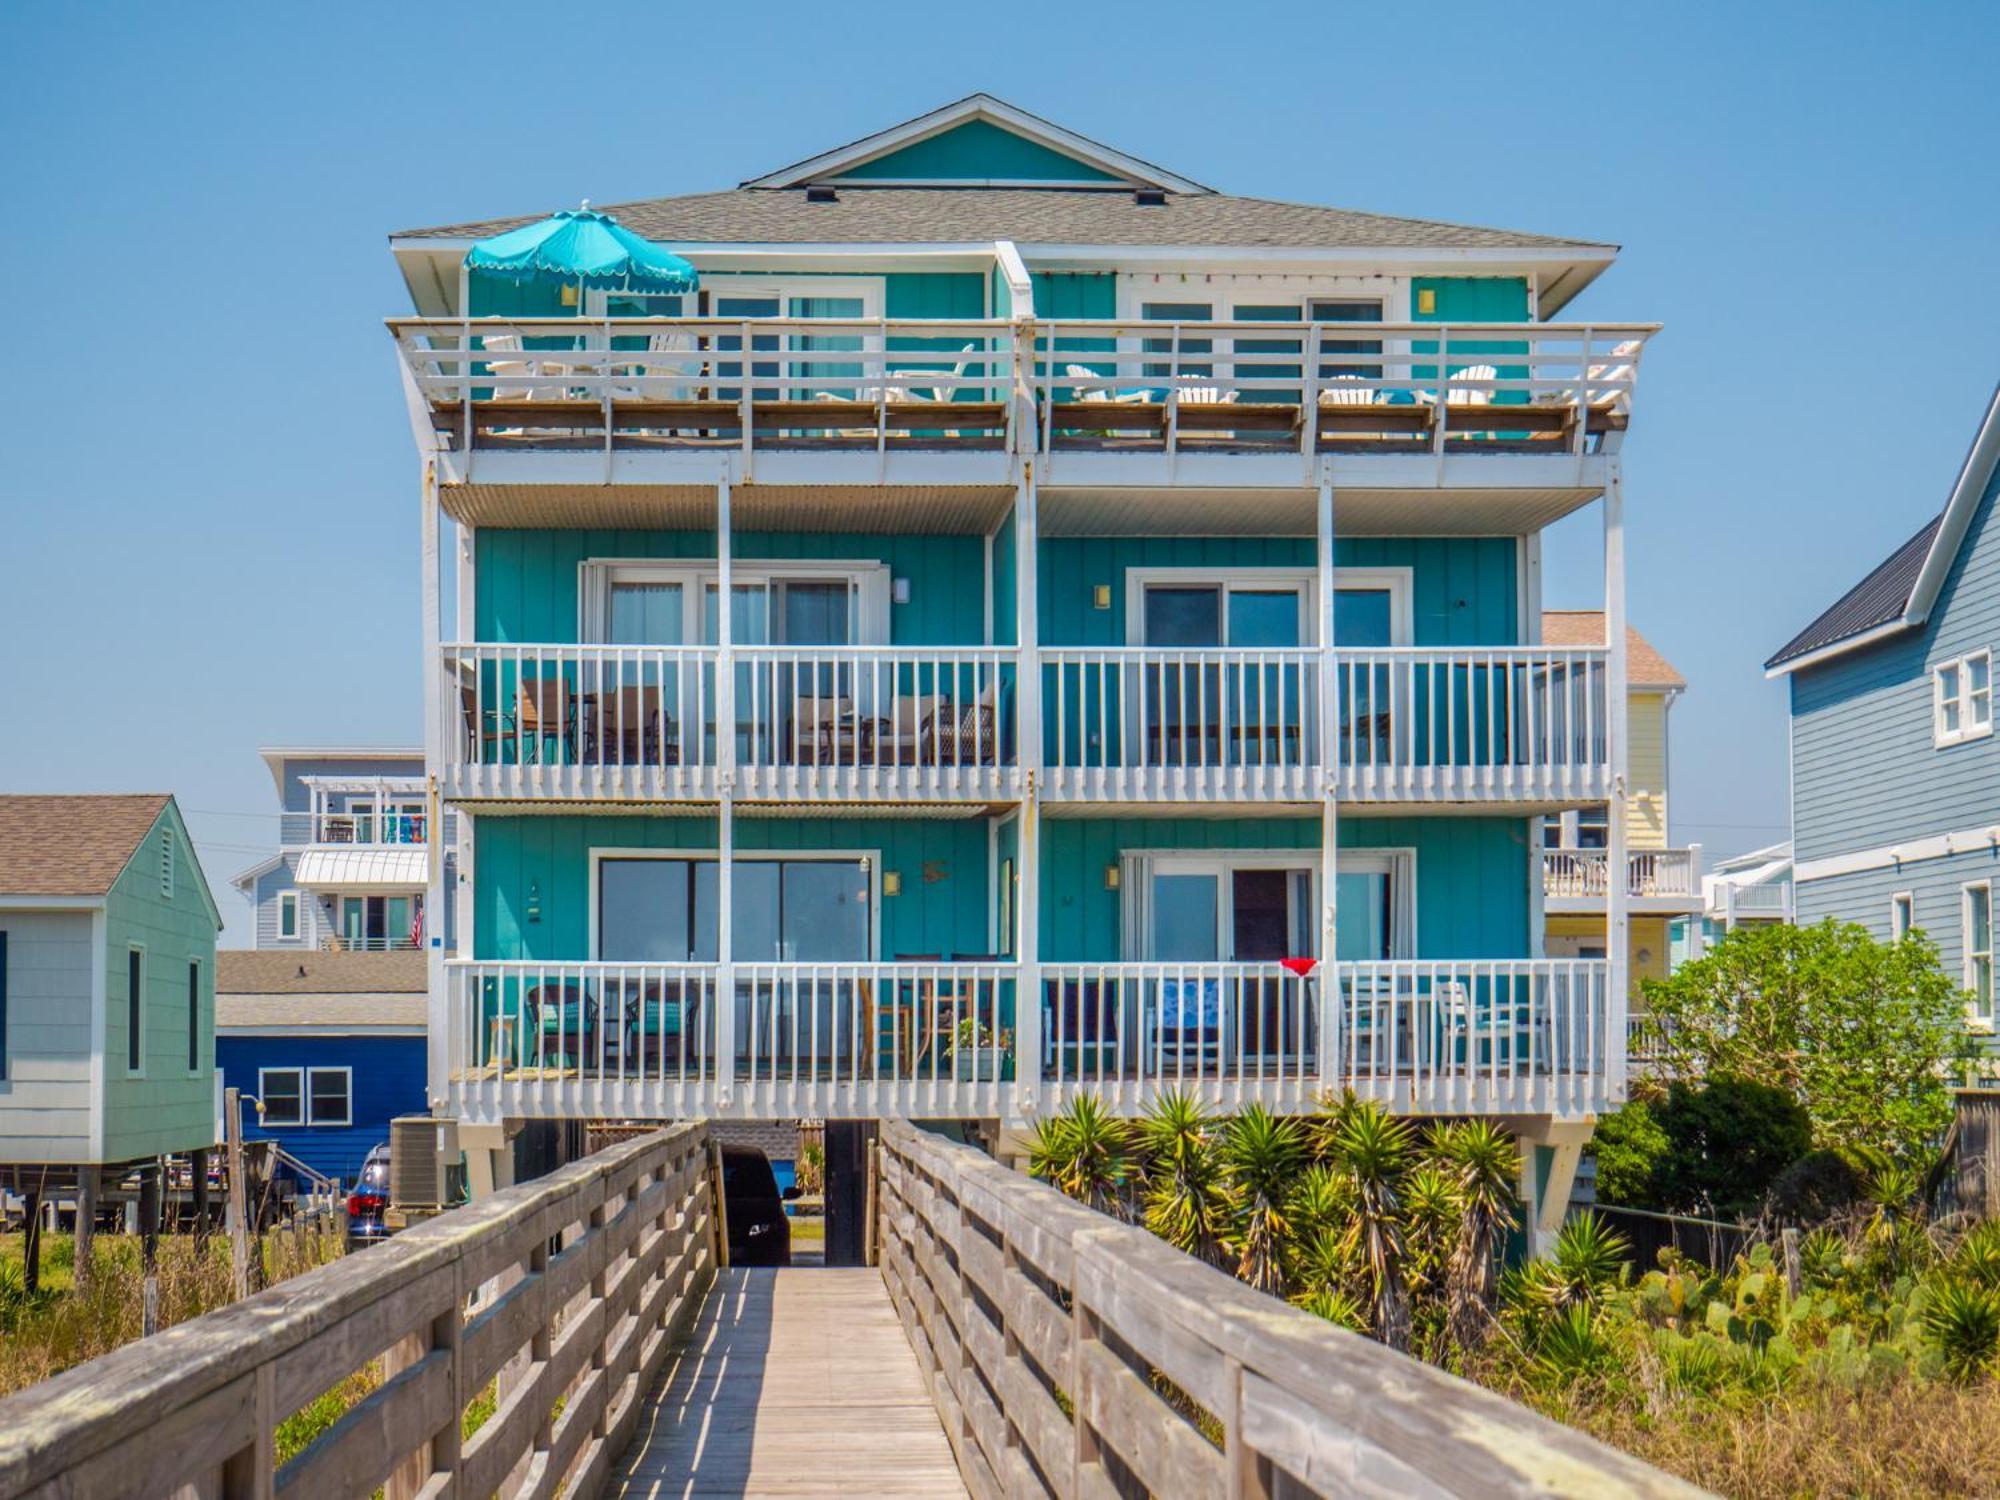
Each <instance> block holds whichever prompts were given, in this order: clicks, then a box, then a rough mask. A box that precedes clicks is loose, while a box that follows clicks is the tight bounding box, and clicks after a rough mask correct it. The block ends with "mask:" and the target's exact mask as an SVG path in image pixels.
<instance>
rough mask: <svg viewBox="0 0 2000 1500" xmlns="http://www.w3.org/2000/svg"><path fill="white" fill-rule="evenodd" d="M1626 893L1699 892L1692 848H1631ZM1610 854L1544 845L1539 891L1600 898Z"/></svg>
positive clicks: (1607, 886)
mask: <svg viewBox="0 0 2000 1500" xmlns="http://www.w3.org/2000/svg"><path fill="white" fill-rule="evenodd" d="M1625 861H1626V871H1627V875H1628V879H1627V881H1626V886H1625V890H1626V894H1627V895H1631V896H1638V897H1641V898H1646V897H1661V896H1668V897H1673V896H1680V897H1687V898H1690V899H1692V898H1693V897H1695V896H1697V895H1699V894H1700V893H1701V882H1700V881H1699V879H1698V878H1697V877H1696V871H1695V853H1694V850H1692V849H1632V850H1628V851H1627V853H1626V856H1625ZM1610 884H1611V855H1610V852H1609V851H1608V850H1604V849H1544V850H1543V851H1542V894H1543V895H1545V896H1548V897H1551V898H1554V899H1557V900H1586V901H1601V900H1603V899H1604V898H1605V897H1606V896H1607V895H1609V894H1610Z"/></svg>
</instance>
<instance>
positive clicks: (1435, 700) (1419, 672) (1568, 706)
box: [1334, 646, 1610, 801]
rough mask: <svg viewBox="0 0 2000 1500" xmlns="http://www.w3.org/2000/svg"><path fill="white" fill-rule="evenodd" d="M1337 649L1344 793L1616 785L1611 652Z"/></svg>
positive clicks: (1472, 794) (1446, 795)
mask: <svg viewBox="0 0 2000 1500" xmlns="http://www.w3.org/2000/svg"><path fill="white" fill-rule="evenodd" d="M1334 655H1335V667H1334V671H1335V675H1336V678H1337V679H1338V683H1339V697H1338V700H1337V701H1338V704H1339V713H1338V723H1339V736H1340V747H1339V749H1340V787H1341V795H1342V796H1344V797H1350V798H1354V799H1356V800H1360V799H1366V798H1376V799H1381V800H1385V801H1465V800H1475V799H1479V798H1526V799H1534V798H1541V797H1547V798H1551V799H1566V798H1592V797H1602V796H1604V795H1605V794H1606V792H1607V791H1608V789H1609V785H1610V748H1609V742H1608V737H1607V731H1608V728H1609V725H1608V722H1607V719H1606V714H1605V701H1606V700H1605V689H1606V685H1607V681H1608V678H1609V674H1610V656H1609V653H1608V652H1607V651H1605V650H1604V649H1603V648H1591V649H1560V648H1554V647H1547V646H1491V647H1458V648H1445V649H1434V648H1429V647H1384V648H1381V649H1379V650H1365V651H1352V650H1338V651H1336V652H1335V653H1334Z"/></svg>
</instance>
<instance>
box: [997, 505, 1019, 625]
mask: <svg viewBox="0 0 2000 1500" xmlns="http://www.w3.org/2000/svg"><path fill="white" fill-rule="evenodd" d="M989 583H990V586H991V588H992V590H993V644H994V645H996V646H1018V645H1019V644H1020V643H1021V642H1020V637H1019V636H1018V635H1017V634H1016V633H1015V614H1016V611H1017V610H1018V609H1019V607H1020V599H1019V597H1018V595H1017V592H1016V591H1017V589H1018V588H1019V575H1018V573H1017V571H1016V569H1015V560H1014V507H1013V506H1011V505H1010V506H1008V507H1007V514H1006V516H1005V517H1004V518H1003V519H1002V520H1001V522H1000V528H999V530H997V531H995V532H994V533H993V574H992V577H991V579H990V580H989Z"/></svg>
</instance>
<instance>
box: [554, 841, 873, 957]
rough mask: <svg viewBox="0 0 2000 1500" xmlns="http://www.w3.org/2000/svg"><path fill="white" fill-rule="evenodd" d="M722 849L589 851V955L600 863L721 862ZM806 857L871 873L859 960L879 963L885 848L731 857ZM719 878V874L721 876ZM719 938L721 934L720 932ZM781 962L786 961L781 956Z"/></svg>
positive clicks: (797, 860) (594, 948) (787, 860)
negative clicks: (863, 956)
mask: <svg viewBox="0 0 2000 1500" xmlns="http://www.w3.org/2000/svg"><path fill="white" fill-rule="evenodd" d="M721 858H722V851H721V850H719V849H658V848H642V849H624V848H604V849H592V850H591V851H590V892H589V895H590V901H589V908H590V910H589V921H590V958H591V961H592V962H596V961H597V957H598V935H599V934H598V927H597V896H598V885H599V880H600V878H601V873H602V872H601V870H600V866H602V865H603V863H604V862H605V861H606V860H607V859H678V860H686V861H687V862H689V863H691V864H700V863H702V862H703V861H716V862H719V861H720V860H721ZM807 860H813V861H830V862H832V863H835V864H858V865H860V866H861V867H862V868H863V869H864V870H865V871H866V872H867V875H868V954H869V956H868V957H867V958H866V959H857V960H854V962H857V963H880V962H881V961H882V960H881V957H880V955H881V952H882V851H881V850H880V849H755V850H744V849H739V850H737V851H736V852H735V853H733V854H732V855H731V856H730V860H729V862H730V864H731V865H732V866H735V865H747V864H760V863H761V864H772V863H776V864H802V863H804V862H805V861H807ZM718 878H719V877H718ZM717 937H718V939H719V938H720V934H719V933H718V934H717ZM736 962H738V963H759V962H764V961H763V960H753V959H737V960H736ZM777 962H778V963H785V962H787V960H785V959H779V960H777Z"/></svg>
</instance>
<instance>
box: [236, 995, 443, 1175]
mask: <svg viewBox="0 0 2000 1500" xmlns="http://www.w3.org/2000/svg"><path fill="white" fill-rule="evenodd" d="M301 1000H302V1005H304V1004H306V1003H309V1001H308V1000H307V998H306V997H301ZM425 1050H426V1049H425V1043H424V1038H423V1036H422V1035H421V1034H418V1035H414V1036H339V1035H324V1036H259V1035H255V1034H246V1033H243V1032H232V1033H230V1034H228V1035H226V1036H221V1037H218V1038H217V1039H216V1043H215V1056H216V1063H217V1066H219V1067H220V1068H221V1069H222V1082H223V1086H224V1087H225V1088H232V1089H241V1090H242V1091H243V1092H244V1093H246V1094H255V1093H256V1092H257V1091H258V1083H257V1071H258V1069H260V1068H351V1069H353V1078H352V1082H351V1085H350V1090H351V1091H350V1093H349V1097H348V1106H349V1110H348V1112H349V1115H350V1117H351V1119H352V1120H353V1122H354V1123H353V1124H351V1125H285V1126H278V1127H274V1128H271V1129H265V1128H264V1127H263V1126H262V1125H261V1124H259V1123H258V1122H257V1118H256V1114H255V1111H248V1112H246V1119H245V1123H244V1130H243V1134H244V1136H245V1138H246V1139H249V1140H275V1141H277V1142H278V1143H279V1144H280V1145H281V1146H283V1147H284V1149H285V1150H287V1151H289V1152H290V1153H291V1154H292V1155H293V1156H296V1157H297V1158H298V1159H299V1160H300V1161H302V1162H304V1163H305V1164H306V1165H307V1166H309V1167H311V1168H313V1169H314V1170H315V1171H319V1172H324V1173H325V1174H326V1175H327V1176H329V1177H337V1178H339V1179H340V1181H341V1184H342V1185H343V1186H345V1187H352V1186H353V1185H354V1181H355V1179H356V1178H357V1177H359V1176H360V1175H361V1164H362V1163H363V1162H364V1161H366V1160H367V1159H368V1152H369V1150H370V1149H371V1148H373V1147H375V1146H382V1145H387V1144H388V1141H389V1121H390V1120H392V1119H394V1118H395V1117H396V1116H397V1115H413V1114H415V1115H420V1114H426V1113H428V1112H429V1109H430V1105H429V1102H428V1100H427V1098H426V1096H425V1087H426V1078H425V1067H426V1064H425Z"/></svg>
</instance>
